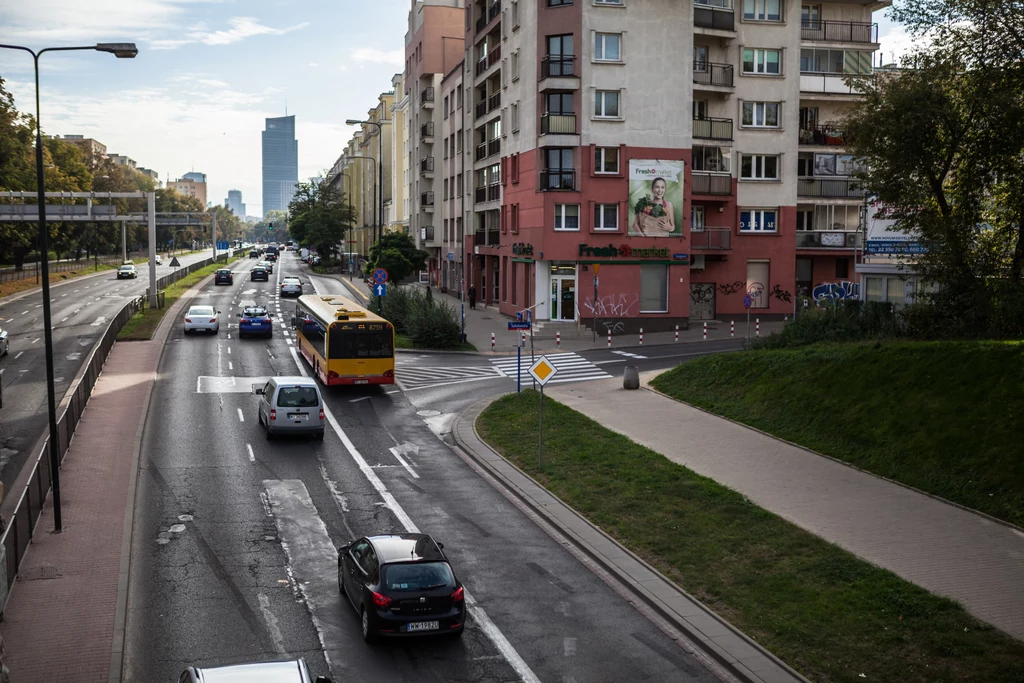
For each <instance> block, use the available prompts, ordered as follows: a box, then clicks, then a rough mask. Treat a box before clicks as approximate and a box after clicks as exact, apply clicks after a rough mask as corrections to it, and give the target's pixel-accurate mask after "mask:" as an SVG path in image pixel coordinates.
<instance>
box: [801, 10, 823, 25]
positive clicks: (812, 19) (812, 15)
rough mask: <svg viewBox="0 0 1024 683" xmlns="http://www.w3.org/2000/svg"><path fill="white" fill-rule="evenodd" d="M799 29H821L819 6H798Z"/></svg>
mask: <svg viewBox="0 0 1024 683" xmlns="http://www.w3.org/2000/svg"><path fill="white" fill-rule="evenodd" d="M800 27H801V28H813V29H817V28H821V5H801V6H800Z"/></svg>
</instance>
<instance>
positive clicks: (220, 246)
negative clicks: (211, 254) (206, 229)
mask: <svg viewBox="0 0 1024 683" xmlns="http://www.w3.org/2000/svg"><path fill="white" fill-rule="evenodd" d="M217 248H218V249H220V250H221V251H227V250H228V249H229V248H230V245H229V244H228V243H227V242H217Z"/></svg>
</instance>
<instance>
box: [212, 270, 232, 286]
mask: <svg viewBox="0 0 1024 683" xmlns="http://www.w3.org/2000/svg"><path fill="white" fill-rule="evenodd" d="M234 282H235V276H234V274H233V273H232V272H231V269H230V268H221V269H220V270H218V271H217V272H216V273H215V274H214V276H213V284H215V285H230V284H234Z"/></svg>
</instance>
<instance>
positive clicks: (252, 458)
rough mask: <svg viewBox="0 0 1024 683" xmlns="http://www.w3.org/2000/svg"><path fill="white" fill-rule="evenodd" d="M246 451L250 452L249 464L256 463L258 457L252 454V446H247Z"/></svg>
mask: <svg viewBox="0 0 1024 683" xmlns="http://www.w3.org/2000/svg"><path fill="white" fill-rule="evenodd" d="M245 447H246V449H247V450H248V451H249V462H256V455H255V454H254V453H253V452H252V444H248V443H247V444H245Z"/></svg>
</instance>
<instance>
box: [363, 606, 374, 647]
mask: <svg viewBox="0 0 1024 683" xmlns="http://www.w3.org/2000/svg"><path fill="white" fill-rule="evenodd" d="M359 621H360V623H361V625H362V630H363V640H365V641H366V642H367V643H372V642H373V641H374V640H376V638H375V634H374V633H373V631H371V630H370V615H369V614H367V613H366V608H365V607H363V608H362V609H360V610H359Z"/></svg>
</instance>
